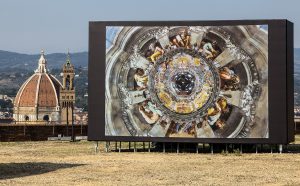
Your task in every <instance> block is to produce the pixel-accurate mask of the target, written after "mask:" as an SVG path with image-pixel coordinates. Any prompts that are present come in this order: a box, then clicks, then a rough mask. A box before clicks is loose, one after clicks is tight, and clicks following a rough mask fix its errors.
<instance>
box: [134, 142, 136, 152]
mask: <svg viewBox="0 0 300 186" xmlns="http://www.w3.org/2000/svg"><path fill="white" fill-rule="evenodd" d="M133 145H134V152H136V142H134V143H133Z"/></svg>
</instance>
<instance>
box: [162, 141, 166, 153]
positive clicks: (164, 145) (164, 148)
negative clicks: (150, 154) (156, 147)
mask: <svg viewBox="0 0 300 186" xmlns="http://www.w3.org/2000/svg"><path fill="white" fill-rule="evenodd" d="M165 152H166V144H165V143H163V153H165Z"/></svg>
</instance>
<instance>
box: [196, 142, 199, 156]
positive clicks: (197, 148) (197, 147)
mask: <svg viewBox="0 0 300 186" xmlns="http://www.w3.org/2000/svg"><path fill="white" fill-rule="evenodd" d="M196 153H197V154H198V153H199V143H197V145H196Z"/></svg>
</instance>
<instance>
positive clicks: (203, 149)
mask: <svg viewBox="0 0 300 186" xmlns="http://www.w3.org/2000/svg"><path fill="white" fill-rule="evenodd" d="M202 151H203V152H205V143H202Z"/></svg>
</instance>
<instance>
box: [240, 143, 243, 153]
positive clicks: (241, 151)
mask: <svg viewBox="0 0 300 186" xmlns="http://www.w3.org/2000/svg"><path fill="white" fill-rule="evenodd" d="M240 149H241V150H240V154H242V153H243V144H241V147H240Z"/></svg>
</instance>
